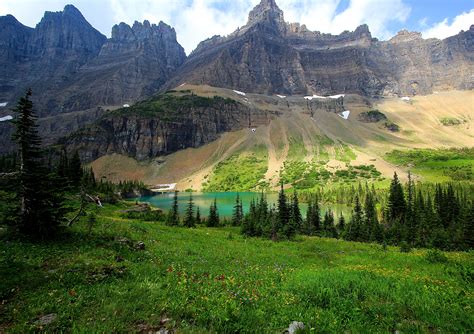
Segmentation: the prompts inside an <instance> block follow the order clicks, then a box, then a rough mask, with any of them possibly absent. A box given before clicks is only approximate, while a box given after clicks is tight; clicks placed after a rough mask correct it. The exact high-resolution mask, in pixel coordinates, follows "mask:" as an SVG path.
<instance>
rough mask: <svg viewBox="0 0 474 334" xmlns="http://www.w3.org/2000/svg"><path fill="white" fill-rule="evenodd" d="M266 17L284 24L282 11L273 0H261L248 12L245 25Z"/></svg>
mask: <svg viewBox="0 0 474 334" xmlns="http://www.w3.org/2000/svg"><path fill="white" fill-rule="evenodd" d="M266 19H271V20H273V21H275V22H277V23H278V24H279V25H282V26H284V24H285V20H284V18H283V11H282V10H281V9H280V8H279V7H278V5H277V4H276V2H275V0H262V1H261V2H260V3H259V4H258V5H257V6H256V7H255V8H254V9H252V11H251V12H250V14H249V20H248V23H247V25H251V24H254V23H257V22H260V21H263V20H266Z"/></svg>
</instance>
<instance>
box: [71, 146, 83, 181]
mask: <svg viewBox="0 0 474 334" xmlns="http://www.w3.org/2000/svg"><path fill="white" fill-rule="evenodd" d="M82 175H83V170H82V164H81V158H80V157H79V152H78V151H75V152H74V155H73V156H72V158H71V161H70V162H69V165H68V177H69V180H70V182H71V185H72V187H73V188H74V189H77V188H79V186H80V185H81V180H82Z"/></svg>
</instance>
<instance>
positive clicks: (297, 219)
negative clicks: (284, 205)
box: [285, 191, 303, 238]
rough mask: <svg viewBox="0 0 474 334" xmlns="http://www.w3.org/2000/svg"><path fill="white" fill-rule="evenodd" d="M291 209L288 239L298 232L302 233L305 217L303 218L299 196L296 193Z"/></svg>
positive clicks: (287, 232)
mask: <svg viewBox="0 0 474 334" xmlns="http://www.w3.org/2000/svg"><path fill="white" fill-rule="evenodd" d="M290 209H291V210H290V219H289V223H288V225H287V231H286V233H285V235H286V237H287V238H291V237H293V236H295V234H296V233H297V232H298V231H301V228H302V225H303V217H302V216H301V211H300V206H299V202H298V194H297V193H296V191H295V192H294V193H293V199H292V201H291V208H290Z"/></svg>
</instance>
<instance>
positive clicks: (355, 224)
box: [346, 195, 364, 241]
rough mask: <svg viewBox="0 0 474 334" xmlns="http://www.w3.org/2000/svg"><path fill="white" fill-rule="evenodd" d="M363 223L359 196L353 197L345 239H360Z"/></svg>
mask: <svg viewBox="0 0 474 334" xmlns="http://www.w3.org/2000/svg"><path fill="white" fill-rule="evenodd" d="M363 223H364V219H363V214H362V207H361V205H360V201H359V196H357V195H356V197H355V204H354V209H353V210H352V217H351V220H350V222H349V225H348V226H347V233H346V239H347V240H352V241H360V240H361V236H362V225H363Z"/></svg>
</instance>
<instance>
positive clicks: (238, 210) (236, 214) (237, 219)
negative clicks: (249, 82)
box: [232, 194, 243, 226]
mask: <svg viewBox="0 0 474 334" xmlns="http://www.w3.org/2000/svg"><path fill="white" fill-rule="evenodd" d="M242 219H243V210H242V202H241V200H240V196H239V194H237V197H236V199H235V205H234V211H233V212H232V226H240V225H241V224H242Z"/></svg>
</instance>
